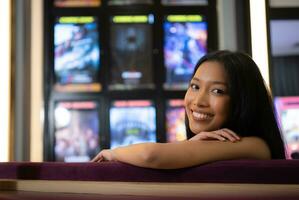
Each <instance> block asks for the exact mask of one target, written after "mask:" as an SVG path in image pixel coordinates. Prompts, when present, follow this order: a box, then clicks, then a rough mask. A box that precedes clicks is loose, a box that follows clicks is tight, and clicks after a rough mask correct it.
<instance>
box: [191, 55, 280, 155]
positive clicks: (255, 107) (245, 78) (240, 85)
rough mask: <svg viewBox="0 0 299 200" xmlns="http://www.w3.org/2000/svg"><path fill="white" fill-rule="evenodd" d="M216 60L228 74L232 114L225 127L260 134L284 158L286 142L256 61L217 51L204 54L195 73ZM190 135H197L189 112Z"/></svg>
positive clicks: (243, 56) (275, 153) (245, 133)
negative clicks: (202, 66) (191, 125)
mask: <svg viewBox="0 0 299 200" xmlns="http://www.w3.org/2000/svg"><path fill="white" fill-rule="evenodd" d="M206 61H216V62H219V63H220V64H222V65H223V67H224V69H225V71H226V73H227V76H228V91H229V95H230V99H231V102H230V105H231V110H230V116H229V119H228V121H227V123H226V124H225V125H224V127H223V128H228V129H231V130H232V131H234V132H236V133H237V134H238V135H240V136H243V137H244V136H257V137H260V138H262V139H264V141H265V142H266V143H267V144H268V146H269V148H270V151H271V156H272V158H273V159H283V158H285V149H284V142H283V139H282V137H281V133H280V129H279V127H278V125H277V122H276V118H275V112H274V108H273V101H272V97H271V95H270V92H269V91H268V89H267V87H266V85H265V83H264V80H263V77H262V75H261V73H260V71H259V69H258V66H257V65H256V63H255V62H254V61H253V60H252V58H251V57H250V56H248V55H247V54H245V53H240V52H230V51H216V52H212V53H209V54H206V55H205V56H203V57H202V58H201V59H200V60H199V61H198V63H197V64H196V66H195V69H194V72H193V76H194V74H195V73H196V71H197V69H198V68H199V67H200V66H201V64H202V63H203V62H206ZM185 124H186V130H187V137H188V138H190V137H192V136H194V133H192V131H191V130H190V127H189V120H188V117H187V115H186V117H185Z"/></svg>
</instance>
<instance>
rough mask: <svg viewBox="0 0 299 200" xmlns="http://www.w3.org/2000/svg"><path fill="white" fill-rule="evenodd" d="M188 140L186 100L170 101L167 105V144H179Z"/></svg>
mask: <svg viewBox="0 0 299 200" xmlns="http://www.w3.org/2000/svg"><path fill="white" fill-rule="evenodd" d="M186 139H187V136H186V126H185V108H184V100H181V99H171V100H168V101H167V105H166V140H167V142H177V141H182V140H186Z"/></svg>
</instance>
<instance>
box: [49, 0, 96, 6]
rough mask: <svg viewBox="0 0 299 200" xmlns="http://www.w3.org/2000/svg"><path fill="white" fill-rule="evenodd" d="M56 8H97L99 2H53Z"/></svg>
mask: <svg viewBox="0 0 299 200" xmlns="http://www.w3.org/2000/svg"><path fill="white" fill-rule="evenodd" d="M54 5H55V6H56V7H97V6H100V5H101V0H54Z"/></svg>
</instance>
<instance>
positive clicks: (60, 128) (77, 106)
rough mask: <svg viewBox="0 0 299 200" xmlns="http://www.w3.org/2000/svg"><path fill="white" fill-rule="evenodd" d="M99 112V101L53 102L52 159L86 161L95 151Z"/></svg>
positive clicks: (97, 140) (96, 148)
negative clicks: (53, 154) (53, 156)
mask: <svg viewBox="0 0 299 200" xmlns="http://www.w3.org/2000/svg"><path fill="white" fill-rule="evenodd" d="M98 115H99V113H98V105H97V103H96V102H93V101H86V102H85V101H80V102H78V101H76V102H73V101H64V102H58V103H57V104H56V106H55V110H54V122H55V134H54V135H55V145H54V151H55V161H59V162H87V161H90V160H91V159H92V158H93V157H94V156H95V155H96V154H97V153H98V151H99V117H98Z"/></svg>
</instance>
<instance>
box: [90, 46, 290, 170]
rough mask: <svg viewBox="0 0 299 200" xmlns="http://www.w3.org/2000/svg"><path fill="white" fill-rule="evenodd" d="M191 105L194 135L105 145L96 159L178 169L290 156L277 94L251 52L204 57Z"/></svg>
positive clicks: (192, 88)
mask: <svg viewBox="0 0 299 200" xmlns="http://www.w3.org/2000/svg"><path fill="white" fill-rule="evenodd" d="M185 109H186V128H187V135H188V140H186V141H182V142H177V143H142V144H135V145H130V146H127V147H119V148H115V149H113V150H102V151H101V152H100V153H99V154H98V155H97V156H96V157H95V158H94V159H93V162H101V161H111V160H116V161H120V162H125V163H129V164H133V165H136V166H140V167H149V168H158V169H175V168H183V167H190V166H195V165H200V164H204V163H209V162H213V161H219V160H231V159H271V158H272V159H283V158H285V152H284V143H283V140H282V138H281V135H280V131H279V128H278V126H277V123H276V120H275V115H274V111H273V106H272V99H271V96H270V95H269V92H268V91H267V88H266V86H265V84H264V81H263V78H262V76H261V74H260V72H259V69H258V67H257V65H256V64H255V63H254V61H253V60H252V59H251V58H250V57H249V56H248V55H246V54H243V53H234V52H229V51H217V52H213V53H210V54H207V55H205V56H204V57H203V58H201V59H200V60H199V62H198V63H197V65H196V67H195V70H194V74H193V77H192V80H191V82H190V86H189V88H188V90H187V92H186V95H185Z"/></svg>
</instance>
